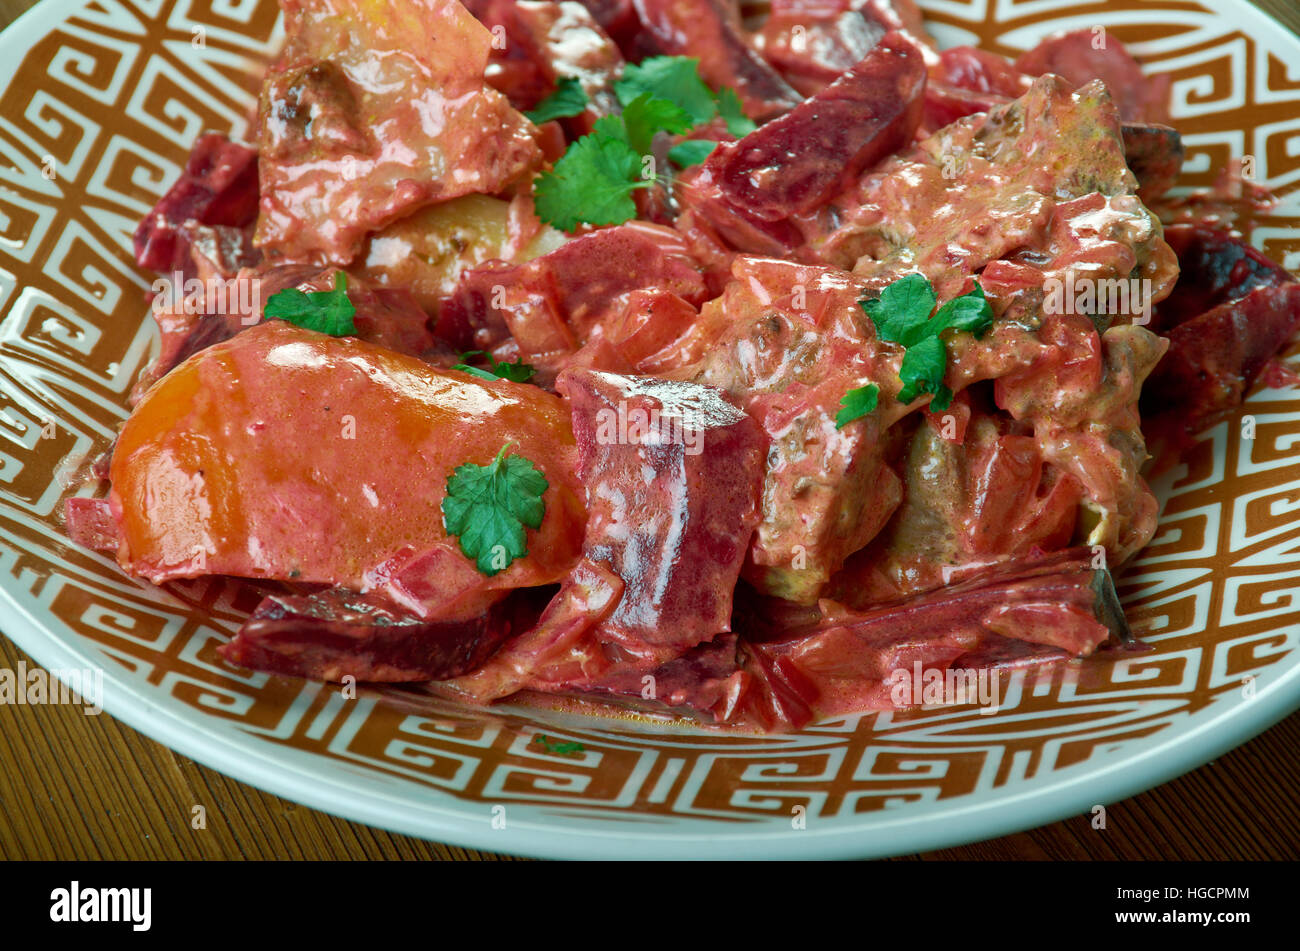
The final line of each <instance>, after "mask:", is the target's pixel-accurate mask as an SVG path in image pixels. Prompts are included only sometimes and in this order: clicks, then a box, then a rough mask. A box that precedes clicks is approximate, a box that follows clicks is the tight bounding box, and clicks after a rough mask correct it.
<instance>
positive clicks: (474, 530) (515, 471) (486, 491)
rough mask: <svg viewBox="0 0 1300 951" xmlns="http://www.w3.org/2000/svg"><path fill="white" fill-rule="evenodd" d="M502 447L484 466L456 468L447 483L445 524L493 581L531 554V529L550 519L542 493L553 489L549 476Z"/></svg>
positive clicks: (469, 555) (480, 568)
mask: <svg viewBox="0 0 1300 951" xmlns="http://www.w3.org/2000/svg"><path fill="white" fill-rule="evenodd" d="M509 448H510V444H509V443H507V444H506V445H504V446H502V447H501V451H500V452H498V453H497V455H496V458H495V459H493V460H492V461H491V462H490V463H488V464H487V465H485V466H479V465H474V464H473V463H466V464H465V465H461V466H457V467H456V470H455V472H453V473H452V474H451V476H450V477H448V479H447V495H446V497H445V498H444V499H443V500H442V520H443V525H444V527H445V528H446V529H447V533H448V534H450V535H455V536H456V537H457V538H458V540H459V542H460V550H461V551H462V552H463V553H464V555H465V557H466V558H470V559H473V560H474V563H475V566H476V567H477V568H478V570H479V571H481V572H482V573H483V574H485V575H487V576H489V577H491V576H492V575H495V574H497V573H498V572H500V571H504V570H505V569H506V568H509V567H510V563H511V562H512V561H514V560H515V559H516V558H523V557H524V556H525V555H527V554H528V546H527V544H526V540H527V539H526V534H525V532H524V529H525V527H527V528H533V529H536V528H541V526H542V518H543V517H544V516H545V515H546V503H545V502H544V501H543V500H542V495H543V494H544V493H545V492H546V490H547V489H548V488H550V483H549V482H547V481H546V477H545V476H544V475H542V474H541V473H540V472H538V471H537V469H536V468H534V467H533V464H532V463H531V462H529V461H528V460H527V459H525V458H524V457H522V456H509V457H507V456H506V450H507V449H509Z"/></svg>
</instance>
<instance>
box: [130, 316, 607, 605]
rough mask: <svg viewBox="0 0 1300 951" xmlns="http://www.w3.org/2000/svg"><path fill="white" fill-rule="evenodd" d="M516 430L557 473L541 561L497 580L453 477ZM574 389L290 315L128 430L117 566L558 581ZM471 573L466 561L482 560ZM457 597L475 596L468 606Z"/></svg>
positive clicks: (576, 534) (466, 586)
mask: <svg viewBox="0 0 1300 951" xmlns="http://www.w3.org/2000/svg"><path fill="white" fill-rule="evenodd" d="M507 441H509V442H511V443H512V446H511V449H510V452H511V453H513V454H518V455H520V456H523V457H525V458H527V459H529V460H531V461H532V463H533V464H534V465H535V466H536V467H537V468H538V469H539V470H540V471H541V472H542V474H543V475H544V476H545V477H546V479H547V481H548V482H549V483H550V488H549V489H548V490H547V491H546V493H545V495H544V497H543V498H544V501H545V503H546V516H545V519H544V520H543V522H542V527H541V529H540V530H538V531H536V532H533V531H531V530H530V531H529V532H528V544H529V555H528V556H527V557H525V558H523V559H520V560H517V561H515V562H514V563H513V564H512V565H511V566H510V567H509V568H508V569H507V570H505V571H502V572H501V573H499V574H498V575H496V576H494V577H491V578H488V577H486V576H482V575H479V574H478V573H477V571H475V570H474V569H473V566H472V563H470V562H469V560H468V559H466V558H465V557H464V556H463V555H462V554H461V553H460V552H459V550H458V548H457V547H456V542H455V540H454V539H449V538H448V537H447V535H446V532H445V530H444V528H443V523H442V512H441V503H442V499H443V496H444V493H445V487H446V482H447V478H448V476H449V475H450V474H451V473H452V471H453V470H454V469H455V467H456V466H458V465H461V464H462V463H475V464H478V465H484V464H487V463H489V462H491V461H492V459H493V457H494V456H495V455H496V454H497V452H498V450H500V449H501V447H502V446H503V445H504V444H505V443H506V442H507ZM573 452H574V449H573V436H572V432H571V430H570V427H569V421H568V414H567V413H566V412H565V410H564V408H563V404H562V403H561V401H560V400H559V399H558V398H556V397H554V396H551V395H550V394H547V393H544V392H542V391H541V390H538V389H537V388H536V387H528V386H522V385H519V384H511V383H506V382H496V383H483V382H479V381H477V380H475V379H474V378H472V377H469V376H467V375H465V374H462V373H459V372H456V371H442V370H437V369H435V368H433V367H430V366H428V365H426V364H424V363H421V362H420V361H419V360H416V359H413V358H410V357H405V356H402V355H400V354H396V353H393V352H391V351H388V350H384V349H382V348H379V347H376V346H373V345H370V344H366V343H363V342H361V341H358V340H352V339H336V338H332V337H328V336H325V335H323V334H318V333H315V332H312V331H308V330H303V329H300V328H298V327H294V326H292V325H290V324H286V323H283V322H280V321H273V322H270V323H267V324H263V325H261V326H258V327H255V328H252V329H250V330H248V331H245V332H244V333H242V334H240V335H239V336H238V337H235V338H234V339H232V340H229V341H227V342H226V343H223V344H218V345H217V346H214V347H211V348H209V349H207V350H205V351H203V352H202V353H200V354H198V355H197V356H195V357H194V358H192V359H191V360H189V361H187V362H186V363H184V364H182V365H181V366H180V367H178V368H177V369H176V370H174V371H173V372H172V373H170V374H169V375H168V376H167V377H166V378H165V379H164V380H162V381H161V382H160V383H159V384H158V385H157V386H155V387H154V388H153V389H152V390H150V392H149V394H148V396H146V398H145V399H144V400H143V402H141V404H140V405H139V407H137V409H136V411H135V413H133V414H132V416H131V418H130V419H129V420H128V421H127V423H126V425H125V426H124V427H123V430H122V434H121V438H120V439H119V440H118V443H117V448H116V451H115V452H114V456H113V462H112V467H111V476H112V481H113V492H112V496H111V502H112V506H113V511H114V514H115V516H116V517H117V519H118V521H119V523H120V526H121V538H122V544H121V548H120V550H119V552H118V560H119V562H120V563H121V564H122V566H123V567H124V568H126V569H127V570H128V571H130V572H132V573H133V574H138V575H141V576H143V577H146V578H148V579H150V580H152V581H155V582H160V581H164V580H166V579H169V578H184V577H194V576H196V575H201V574H228V575H238V576H244V577H252V578H277V579H293V580H297V581H301V582H319V583H327V584H337V585H342V586H345V587H348V588H352V589H354V590H365V589H367V588H371V587H377V586H380V585H382V584H383V583H385V582H386V580H387V579H388V578H390V577H392V576H394V575H398V574H400V571H401V568H402V567H403V565H404V564H405V563H406V562H409V561H411V560H413V559H415V558H416V556H422V557H425V558H427V557H428V555H429V553H431V552H440V553H441V557H440V558H438V559H436V560H437V561H438V562H439V563H441V564H443V565H446V566H449V568H450V569H451V570H446V571H444V572H443V573H442V574H441V576H440V577H435V578H434V579H433V582H434V583H435V586H438V585H440V587H441V590H436V591H432V592H430V593H431V594H436V595H439V596H441V597H444V598H448V597H449V596H450V597H449V600H448V601H447V604H446V605H439V604H438V603H437V601H436V598H434V597H430V598H429V599H428V604H429V606H430V607H432V608H440V607H449V606H451V604H452V602H453V601H455V603H456V604H458V605H463V604H464V603H466V602H467V599H468V600H473V596H474V595H476V594H479V593H482V592H485V591H492V590H498V589H506V588H511V587H525V586H532V585H538V584H546V583H549V582H553V581H556V580H558V579H559V578H561V577H563V575H564V574H565V573H567V571H568V570H569V568H570V567H571V566H572V564H573V562H574V561H575V560H576V558H577V552H578V545H579V542H580V540H581V534H582V528H583V525H584V523H585V518H586V516H585V512H584V509H583V504H582V501H581V495H580V494H579V491H578V487H577V485H576V481H575V477H574V475H573V471H572V469H573ZM467 568H468V570H466V569H467ZM457 599H459V600H457Z"/></svg>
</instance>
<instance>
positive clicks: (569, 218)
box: [533, 117, 653, 231]
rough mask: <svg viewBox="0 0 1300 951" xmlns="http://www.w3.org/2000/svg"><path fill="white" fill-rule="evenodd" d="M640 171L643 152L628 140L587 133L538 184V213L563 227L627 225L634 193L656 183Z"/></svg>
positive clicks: (633, 211) (538, 180)
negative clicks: (639, 151)
mask: <svg viewBox="0 0 1300 951" xmlns="http://www.w3.org/2000/svg"><path fill="white" fill-rule="evenodd" d="M607 118H609V117H607ZM602 121H603V120H602ZM598 124H599V123H598ZM640 173H641V156H640V154H638V153H637V152H634V151H633V150H632V149H630V148H629V147H628V143H627V142H626V141H624V140H622V139H617V138H611V137H609V136H608V135H599V134H593V135H584V136H583V137H582V138H581V139H579V140H578V141H577V142H574V143H573V145H571V146H569V151H567V152H565V153H564V155H563V157H561V158H560V160H559V161H558V162H556V163H555V168H553V169H552V170H551V171H549V172H543V173H542V175H541V176H540V177H539V178H538V179H537V181H536V182H535V183H534V190H533V194H534V198H535V200H536V206H537V215H538V217H539V218H541V219H542V220H543V221H546V222H549V223H551V224H553V225H555V227H557V228H559V229H560V230H561V231H572V230H573V229H574V228H576V227H577V226H578V225H579V224H581V223H583V222H586V223H587V224H593V225H617V224H622V223H623V222H624V221H627V220H628V219H629V218H634V217H636V202H634V201H633V200H632V192H634V191H636V190H637V189H638V188H647V187H649V186H650V185H651V184H653V180H644V179H642V178H641V177H640Z"/></svg>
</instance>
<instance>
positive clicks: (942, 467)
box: [828, 391, 1083, 608]
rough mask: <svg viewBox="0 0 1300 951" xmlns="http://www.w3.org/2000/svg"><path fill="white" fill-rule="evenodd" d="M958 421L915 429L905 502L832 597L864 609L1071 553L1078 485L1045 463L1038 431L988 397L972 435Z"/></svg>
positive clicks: (838, 578)
mask: <svg viewBox="0 0 1300 951" xmlns="http://www.w3.org/2000/svg"><path fill="white" fill-rule="evenodd" d="M967 392H968V393H969V392H970V391H967ZM963 395H964V394H963ZM959 405H960V404H955V406H959ZM949 412H950V413H951V412H953V411H952V410H950V411H949ZM953 418H954V424H953V425H952V427H951V430H950V431H947V432H946V431H945V430H947V429H948V428H949V427H948V423H947V422H945V421H944V420H943V419H942V418H940V419H936V418H935V417H934V416H933V415H931V416H929V417H928V418H927V420H926V421H925V422H923V423H922V424H921V425H919V426H917V427H916V430H915V432H914V433H913V435H912V437H911V442H910V445H909V447H908V450H907V456H906V458H905V459H904V461H903V464H902V470H903V472H904V474H905V475H904V481H905V491H904V493H903V498H904V501H903V504H902V505H901V506H900V507H899V509H898V512H897V513H896V514H895V516H894V518H893V519H892V520H891V521H890V523H889V525H888V526H887V527H886V529H885V530H884V531H882V532H881V533H880V535H879V536H877V538H876V539H875V540H874V541H873V542H872V544H871V545H869V546H868V547H866V548H864V549H863V550H862V551H859V552H857V553H856V554H855V555H853V556H852V557H851V558H850V559H849V560H848V561H847V562H846V564H845V566H844V568H843V569H842V570H841V571H840V572H838V573H837V574H836V575H835V577H834V579H833V580H832V583H831V586H830V589H829V591H828V596H829V597H830V598H832V599H834V600H836V601H839V602H841V603H843V604H846V605H848V606H850V607H852V608H862V607H864V606H866V605H871V604H879V603H882V602H888V601H892V600H897V599H899V598H903V597H907V596H910V595H913V594H917V593H919V592H922V591H927V590H932V589H934V588H938V587H941V586H943V585H946V584H951V583H953V581H954V580H956V581H961V580H963V579H964V578H966V577H969V576H970V575H971V574H972V573H978V572H980V571H982V570H986V569H987V566H989V565H990V564H994V563H996V562H1000V561H1007V560H1010V559H1013V558H1017V557H1020V558H1023V557H1026V556H1028V555H1029V553H1030V552H1031V551H1032V550H1034V549H1035V548H1037V549H1039V550H1042V551H1058V550H1061V549H1063V548H1066V547H1068V545H1069V543H1070V540H1071V538H1072V537H1073V534H1074V530H1075V526H1076V523H1077V521H1078V516H1079V505H1080V502H1082V501H1083V488H1082V486H1081V485H1080V483H1079V481H1078V479H1077V478H1075V477H1074V476H1072V475H1070V474H1069V473H1067V472H1063V471H1062V470H1060V469H1058V468H1057V467H1056V466H1055V465H1053V464H1052V463H1050V462H1048V461H1047V460H1046V458H1045V457H1044V452H1043V449H1042V447H1040V446H1039V445H1038V442H1037V440H1036V439H1035V438H1034V436H1033V431H1032V428H1031V427H1029V426H1025V425H1021V424H1018V423H1016V422H1015V421H1014V420H1012V419H1010V418H1009V417H1007V416H1006V415H1005V414H1002V413H998V412H997V411H996V410H995V409H994V408H993V407H991V406H988V405H983V403H982V401H981V405H977V406H976V407H975V408H974V410H973V412H971V415H970V419H969V422H967V424H966V425H965V427H964V430H963V431H961V432H957V430H956V425H955V416H954V417H953Z"/></svg>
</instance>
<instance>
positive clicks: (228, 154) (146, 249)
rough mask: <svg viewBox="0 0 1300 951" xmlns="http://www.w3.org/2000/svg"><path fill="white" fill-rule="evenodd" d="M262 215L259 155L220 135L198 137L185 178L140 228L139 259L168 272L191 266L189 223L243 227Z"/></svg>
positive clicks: (137, 237) (142, 263) (137, 238)
mask: <svg viewBox="0 0 1300 951" xmlns="http://www.w3.org/2000/svg"><path fill="white" fill-rule="evenodd" d="M256 217H257V153H256V152H255V151H253V150H252V149H250V148H246V147H245V146H242V145H237V144H236V143H234V142H231V141H230V140H229V139H228V138H226V137H225V136H224V135H222V134H221V133H219V132H209V133H206V134H205V135H201V136H199V137H198V138H197V139H196V140H195V141H194V147H193V148H192V149H191V150H190V158H189V161H188V162H187V163H186V165H185V170H184V171H183V172H182V173H181V177H180V178H178V179H177V180H176V182H175V183H174V184H173V185H172V187H171V188H169V189H168V190H167V193H166V194H165V195H163V197H162V198H161V199H159V201H158V204H156V205H154V207H153V210H152V211H151V212H149V214H147V215H145V217H144V219H143V220H142V221H141V222H140V225H139V227H137V228H136V229H135V239H134V241H135V260H136V263H137V264H139V265H140V266H141V267H143V268H147V269H149V270H151V271H156V272H157V273H159V274H166V273H169V272H171V271H185V270H187V269H188V268H189V267H190V238H189V237H187V236H186V235H185V234H184V232H183V230H182V229H183V227H184V225H185V223H186V222H187V221H197V222H199V223H200V224H205V225H228V226H231V227H236V228H242V227H244V226H246V225H250V224H252V223H253V219H254V218H256Z"/></svg>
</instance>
